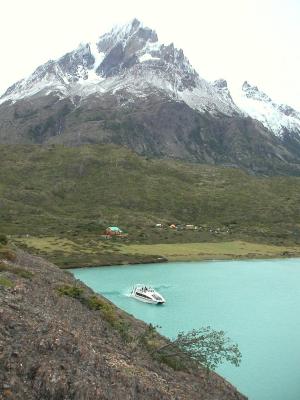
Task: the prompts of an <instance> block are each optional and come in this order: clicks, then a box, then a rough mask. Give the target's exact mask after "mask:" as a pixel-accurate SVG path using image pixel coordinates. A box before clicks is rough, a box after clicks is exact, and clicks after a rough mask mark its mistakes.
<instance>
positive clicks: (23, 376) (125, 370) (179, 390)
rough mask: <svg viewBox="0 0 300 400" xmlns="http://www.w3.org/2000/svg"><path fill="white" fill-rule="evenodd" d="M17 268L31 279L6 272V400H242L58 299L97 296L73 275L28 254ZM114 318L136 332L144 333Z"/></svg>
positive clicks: (0, 334)
mask: <svg viewBox="0 0 300 400" xmlns="http://www.w3.org/2000/svg"><path fill="white" fill-rule="evenodd" d="M2 262H3V260H2ZM18 267H19V268H20V267H22V268H23V269H24V270H25V271H27V273H28V272H31V273H33V274H34V275H33V276H32V277H31V279H26V278H22V277H18V276H14V275H13V274H10V273H7V277H8V278H9V279H10V280H11V281H12V282H13V284H14V287H12V288H5V287H4V286H1V284H0V321H1V324H0V350H1V359H0V397H1V399H2V398H3V399H6V398H13V399H16V400H19V399H20V400H21V399H22V400H23V399H26V400H34V399H53V400H54V399H70V400H73V399H74V400H96V399H99V400H100V399H101V400H104V399H105V400H118V399H120V400H121V399H122V400H123V399H128V400H131V399H137V400H139V399H140V400H171V399H180V400H193V399H195V400H196V399H203V400H214V399H219V400H231V399H232V400H233V399H235V400H239V399H240V400H242V399H245V397H244V396H242V395H241V394H239V393H238V392H237V390H236V389H235V388H234V387H233V386H231V385H230V384H229V383H228V382H226V381H225V380H224V379H222V378H221V377H219V376H218V375H216V374H214V373H212V374H211V376H210V379H209V380H208V379H207V376H206V372H205V371H204V370H198V371H195V370H194V371H190V372H176V371H174V370H172V369H171V368H169V367H167V366H166V365H165V364H160V363H158V362H157V361H155V360H153V359H152V358H151V356H150V354H149V353H148V352H147V351H146V350H145V349H144V348H143V347H142V346H141V345H138V346H134V347H133V346H132V344H128V343H126V342H124V339H122V336H121V335H120V333H119V332H118V331H117V330H115V329H114V328H113V327H112V325H111V324H109V323H108V322H107V321H106V320H105V319H104V318H103V314H102V313H101V311H99V310H95V311H92V310H90V309H88V308H87V307H86V305H84V304H82V303H81V302H80V301H79V300H78V299H77V298H72V297H68V296H65V295H61V294H59V292H58V290H57V289H58V288H59V287H61V286H62V285H72V286H74V285H75V286H76V287H80V288H81V289H82V290H83V291H84V293H85V295H86V296H89V295H92V294H93V293H92V291H91V290H90V289H88V288H87V287H85V286H84V285H83V284H80V283H79V282H76V281H75V279H74V278H73V277H72V276H71V275H70V274H68V273H65V272H63V271H60V270H59V269H58V268H57V267H55V266H53V265H51V264H49V263H47V262H45V261H43V260H42V259H39V258H34V257H31V256H29V255H27V254H25V253H19V254H18ZM103 301H105V300H103ZM116 312H117V313H120V315H122V317H123V318H124V320H126V321H127V322H128V323H129V324H130V326H131V328H132V329H133V331H134V332H139V331H143V330H144V329H145V325H144V324H143V323H142V322H141V321H137V320H134V319H133V318H132V317H130V316H129V315H127V314H125V313H122V312H121V311H120V310H116Z"/></svg>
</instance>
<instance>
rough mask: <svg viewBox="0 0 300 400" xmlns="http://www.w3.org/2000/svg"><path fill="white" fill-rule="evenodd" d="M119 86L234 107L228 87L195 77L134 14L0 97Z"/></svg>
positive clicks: (140, 93)
mask: <svg viewBox="0 0 300 400" xmlns="http://www.w3.org/2000/svg"><path fill="white" fill-rule="evenodd" d="M120 91H126V92H127V93H129V94H131V96H133V97H134V98H137V97H145V96H147V93H150V92H152V93H153V92H160V93H163V94H164V95H165V96H169V97H170V98H172V99H173V100H175V101H183V102H185V103H186V104H187V105H189V106H190V107H192V108H194V109H196V110H198V111H209V112H212V113H218V112H221V113H225V114H228V115H232V114H233V113H237V112H239V110H238V108H237V107H236V106H235V104H234V103H233V101H232V99H231V97H230V94H229V92H228V93H227V94H225V90H223V92H222V91H221V89H220V88H219V87H216V86H214V85H211V84H210V83H209V82H207V81H206V80H204V79H202V78H201V77H199V75H198V74H197V72H196V71H195V70H194V68H193V67H192V66H191V64H190V63H189V61H188V59H187V58H186V57H185V55H184V53H183V51H182V50H181V49H177V48H176V47H175V46H174V45H173V44H172V43H171V44H169V45H165V44H162V43H160V42H159V41H158V37H157V34H156V32H155V31H154V30H152V29H150V28H148V27H146V26H144V25H143V24H142V23H141V22H140V21H138V20H137V19H133V20H131V21H130V22H129V23H127V24H125V25H122V26H115V27H114V28H113V29H112V30H111V31H110V32H108V33H105V34H104V35H102V36H101V37H100V38H99V39H98V40H97V41H95V42H91V43H85V44H81V45H80V46H79V47H78V48H77V49H75V50H74V51H72V52H70V53H67V54H65V55H64V56H62V57H61V58H59V59H58V60H50V61H48V62H47V63H45V64H44V65H42V66H40V67H38V68H37V69H36V70H35V71H34V72H33V74H32V75H30V76H29V77H28V78H26V79H23V80H22V81H19V82H17V83H16V84H14V85H13V86H11V87H10V88H9V89H8V90H7V91H6V93H5V94H4V95H3V96H2V97H1V98H0V103H3V102H5V101H9V100H10V101H13V102H14V101H17V100H19V99H21V98H24V97H29V96H33V95H34V96H44V95H48V94H50V93H53V92H55V93H57V94H58V95H59V96H60V97H71V98H72V97H74V96H79V97H81V98H85V97H87V96H89V95H91V94H95V95H101V94H103V93H107V92H111V93H113V94H115V95H116V94H117V93H118V92H120ZM133 101H134V99H133Z"/></svg>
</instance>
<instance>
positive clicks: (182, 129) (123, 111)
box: [0, 91, 300, 174]
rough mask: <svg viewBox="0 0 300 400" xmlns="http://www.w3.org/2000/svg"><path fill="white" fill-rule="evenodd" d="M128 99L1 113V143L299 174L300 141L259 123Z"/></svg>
mask: <svg viewBox="0 0 300 400" xmlns="http://www.w3.org/2000/svg"><path fill="white" fill-rule="evenodd" d="M131 98H132V97H131V96H130V95H129V94H128V93H126V92H124V91H123V92H119V93H118V95H117V96H116V95H105V96H101V97H97V96H90V97H89V98H87V99H86V100H84V101H81V102H80V104H76V99H74V101H73V102H71V101H70V100H69V99H61V100H60V99H59V97H57V96H56V95H55V94H53V95H51V96H45V97H43V98H37V99H35V100H33V99H31V100H30V101H28V100H26V99H24V100H22V101H19V102H17V103H15V104H6V103H5V104H2V105H1V106H0V115H1V118H0V133H1V134H0V141H1V142H2V143H7V144H8V143H10V144H14V143H28V144H30V143H38V144H49V143H57V144H64V145H71V146H78V145H82V144H91V143H114V144H118V145H122V146H126V147H129V148H131V149H132V150H134V151H135V152H137V153H138V154H142V155H147V156H150V157H162V158H177V159H182V160H187V161H191V162H201V163H210V164H223V165H235V166H239V167H243V168H246V169H247V170H250V171H253V172H255V173H267V174H270V173H271V174H272V173H290V174H299V170H300V169H299V167H298V152H300V145H299V141H298V137H297V136H296V137H295V138H292V137H291V136H287V138H286V139H285V142H284V145H283V143H282V141H281V140H280V139H279V138H277V137H276V136H273V135H270V134H269V132H268V131H267V130H266V129H265V128H264V127H263V126H262V125H261V124H260V123H259V122H257V121H255V120H252V119H251V118H243V117H241V116H236V117H226V116H224V115H216V116H212V115H210V114H208V113H204V114H201V113H199V112H197V111H195V110H192V109H191V108H190V107H188V106H187V105H186V104H184V103H180V102H175V101H170V100H169V99H168V98H164V97H162V96H161V94H159V93H158V94H157V95H156V96H154V95H151V96H149V97H145V98H143V99H139V102H137V103H132V102H131V101H130V100H131Z"/></svg>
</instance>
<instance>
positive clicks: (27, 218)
mask: <svg viewBox="0 0 300 400" xmlns="http://www.w3.org/2000/svg"><path fill="white" fill-rule="evenodd" d="M0 152H1V158H0V202H1V208H0V224H1V229H2V232H4V233H5V234H7V235H11V236H13V239H19V240H20V241H21V242H22V243H23V244H26V245H27V247H29V248H34V249H36V248H38V247H39V245H38V244H37V242H38V241H40V242H39V243H41V241H43V240H45V242H44V249H42V250H40V253H41V254H42V255H43V254H48V253H52V255H55V254H54V253H55V252H56V253H57V254H56V256H57V257H56V258H57V259H59V258H61V263H63V260H62V258H63V256H65V257H67V258H68V259H71V258H72V255H74V254H77V253H78V254H79V253H80V254H81V256H82V261H83V260H84V259H85V260H87V259H90V262H91V263H93V260H92V258H93V257H91V256H90V254H89V251H90V250H89V249H92V248H95V247H98V250H99V252H100V253H101V254H102V255H103V254H106V255H107V256H108V257H109V259H110V260H112V262H113V261H114V257H115V261H118V252H119V253H120V251H121V249H120V246H119V243H118V242H117V241H114V240H111V241H106V242H104V241H102V242H101V241H99V238H100V235H101V234H102V233H103V231H104V229H105V228H106V227H107V226H109V225H117V226H120V227H121V228H122V229H125V230H126V231H127V232H128V233H129V236H128V239H125V240H124V241H123V242H122V243H123V244H130V245H132V244H161V243H170V244H173V243H199V242H201V243H205V242H231V241H234V240H240V239H242V240H244V241H247V242H259V243H265V244H273V245H274V244H275V245H282V246H288V245H297V244H299V243H300V206H299V204H300V201H299V200H300V178H297V177H280V176H279V177H261V176H259V177H257V176H253V175H249V174H248V173H246V172H244V171H242V170H240V169H236V168H228V167H213V166H207V165H200V164H188V163H183V162H178V161H172V160H158V159H157V160H153V159H152V160H150V159H147V158H144V157H141V156H138V155H136V154H135V153H133V152H132V151H130V150H128V149H126V148H121V147H117V146H113V145H93V146H81V147H73V148H71V147H64V146H47V147H46V146H44V147H42V146H37V145H35V146H33V145H28V146H25V145H24V146H21V145H20V146H9V145H7V146H4V145H2V146H0ZM158 222H159V223H163V224H165V226H168V224H170V223H177V224H178V223H179V224H187V223H192V224H195V225H197V226H198V227H199V229H198V230H197V231H174V230H170V229H168V228H166V229H155V228H154V225H155V224H156V223H158ZM47 238H48V239H47ZM126 240H127V241H126ZM30 241H31V242H30ZM53 246H54V248H53ZM82 249H85V250H84V251H82ZM125 253H127V258H126V256H125V258H124V260H125V262H126V260H127V261H128V262H130V260H131V258H130V257H129V255H128V254H129V252H125ZM154 254H157V253H154ZM131 255H132V253H131ZM158 255H160V253H158ZM122 257H123V255H122ZM122 257H121V258H122ZM75 258H76V259H78V257H77V255H76V257H75ZM119 258H120V257H119ZM122 259H123V258H122Z"/></svg>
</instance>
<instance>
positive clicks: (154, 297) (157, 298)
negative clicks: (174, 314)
mask: <svg viewBox="0 0 300 400" xmlns="http://www.w3.org/2000/svg"><path fill="white" fill-rule="evenodd" d="M130 296H131V297H133V298H135V299H137V300H140V301H143V302H144V303H151V304H163V303H165V299H164V298H163V296H162V295H161V294H159V293H158V292H156V291H155V290H154V289H153V288H152V287H151V286H147V285H143V284H137V285H135V286H134V287H133V289H132V291H131V294H130Z"/></svg>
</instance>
